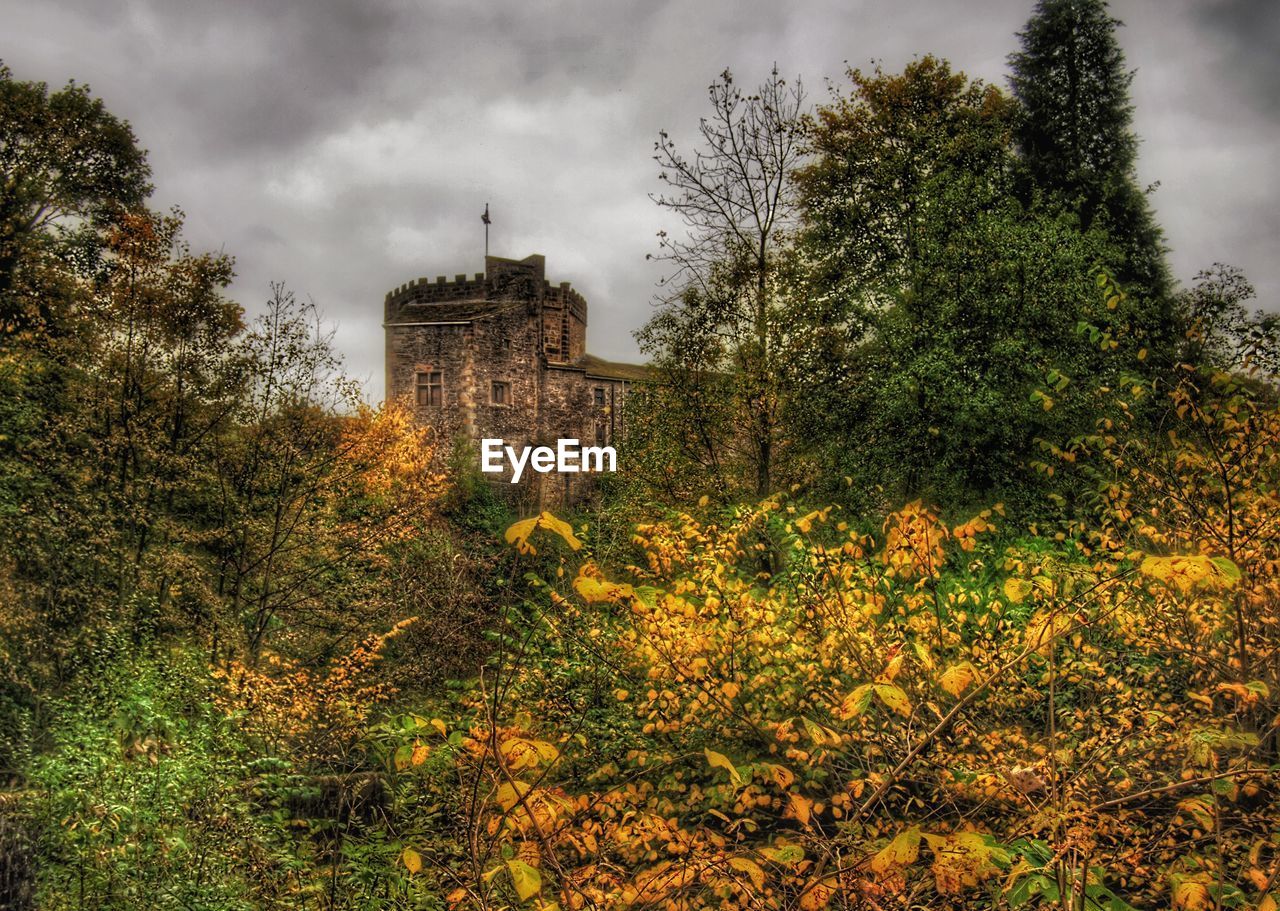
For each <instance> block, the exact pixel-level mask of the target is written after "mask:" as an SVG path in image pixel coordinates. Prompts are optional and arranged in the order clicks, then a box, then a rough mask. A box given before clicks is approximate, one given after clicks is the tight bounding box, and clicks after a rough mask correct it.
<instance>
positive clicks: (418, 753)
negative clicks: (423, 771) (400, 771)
mask: <svg viewBox="0 0 1280 911" xmlns="http://www.w3.org/2000/svg"><path fill="white" fill-rule="evenodd" d="M430 755H431V748H430V747H429V746H427V745H426V744H425V743H420V744H418V745H417V746H415V747H414V748H413V756H412V758H411V760H410V762H411V763H412V764H413V765H416V766H417V765H422V764H423V763H424V762H426V761H427V757H428V756H430Z"/></svg>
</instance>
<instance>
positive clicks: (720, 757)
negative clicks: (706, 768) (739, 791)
mask: <svg viewBox="0 0 1280 911" xmlns="http://www.w3.org/2000/svg"><path fill="white" fill-rule="evenodd" d="M702 752H703V753H705V754H706V757H707V762H708V763H709V764H710V766H711V767H712V768H713V769H714V768H721V769H724V770H725V771H727V772H728V773H729V777H730V778H731V779H733V783H734V784H741V783H742V776H741V775H740V774H738V769H737V767H736V766H735V765H734V764H733V763H732V762H730V761H729V757H728V756H726V755H724V753H717V752H716V751H715V750H705V749H704V750H703V751H702Z"/></svg>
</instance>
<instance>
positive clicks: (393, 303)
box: [385, 254, 587, 323]
mask: <svg viewBox="0 0 1280 911" xmlns="http://www.w3.org/2000/svg"><path fill="white" fill-rule="evenodd" d="M545 275H546V259H545V257H543V256H541V255H539V254H534V255H533V256H528V257H525V258H524V259H522V260H515V259H505V258H503V257H499V256H488V257H486V258H485V271H484V272H477V273H475V277H474V278H468V277H467V276H466V275H455V276H454V278H453V280H452V281H449V280H448V279H447V278H446V277H445V276H443V275H440V276H437V277H436V279H435V280H434V281H432V280H431V279H429V278H427V277H423V278H417V279H414V280H413V281H410V282H406V283H405V284H403V285H400V286H399V287H397V288H395V289H393V290H392V291H389V292H387V296H386V302H385V309H386V318H387V319H388V320H390V319H393V318H394V317H395V316H397V315H398V314H399V313H400V312H401V311H402V310H403V309H404V308H405V307H408V306H429V305H431V304H443V303H461V302H481V301H494V302H497V301H506V300H512V299H517V300H527V301H531V302H532V301H541V302H543V303H545V304H550V305H551V306H553V307H560V308H568V309H569V310H570V311H571V312H572V313H573V314H574V315H575V316H576V317H577V318H578V319H580V320H582V321H583V322H584V323H585V322H586V320H587V301H586V299H585V298H584V297H583V296H582V295H581V294H579V293H578V292H577V291H575V290H573V287H572V285H571V284H570V283H569V282H561V283H560V284H558V285H552V284H551V282H549V281H547V279H546V277H545Z"/></svg>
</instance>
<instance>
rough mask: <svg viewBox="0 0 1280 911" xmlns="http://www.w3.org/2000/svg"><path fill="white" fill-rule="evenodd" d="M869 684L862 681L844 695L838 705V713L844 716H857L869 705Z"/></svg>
mask: <svg viewBox="0 0 1280 911" xmlns="http://www.w3.org/2000/svg"><path fill="white" fill-rule="evenodd" d="M871 691H872V690H871V684H870V683H864V684H862V685H861V686H857V687H854V689H853V692H852V693H850V694H849V695H848V696H846V697H845V699H844V702H843V703H842V704H841V706H840V713H841V714H842V715H843V716H844V717H845V718H857V717H858V716H859V715H861V714H862V713H863V712H865V711H866V710H867V706H869V705H871Z"/></svg>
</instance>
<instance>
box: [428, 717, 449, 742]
mask: <svg viewBox="0 0 1280 911" xmlns="http://www.w3.org/2000/svg"><path fill="white" fill-rule="evenodd" d="M431 726H432V727H433V728H435V729H436V730H437V731H439V732H440V736H441V737H448V736H449V729H448V728H447V727H445V726H444V722H443V721H441V720H440V719H439V718H432V719H431Z"/></svg>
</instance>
